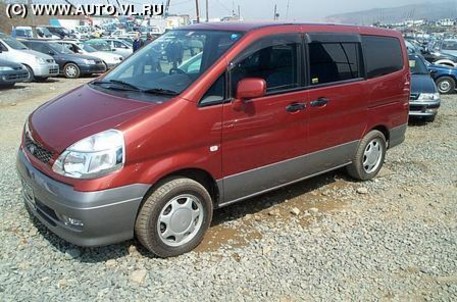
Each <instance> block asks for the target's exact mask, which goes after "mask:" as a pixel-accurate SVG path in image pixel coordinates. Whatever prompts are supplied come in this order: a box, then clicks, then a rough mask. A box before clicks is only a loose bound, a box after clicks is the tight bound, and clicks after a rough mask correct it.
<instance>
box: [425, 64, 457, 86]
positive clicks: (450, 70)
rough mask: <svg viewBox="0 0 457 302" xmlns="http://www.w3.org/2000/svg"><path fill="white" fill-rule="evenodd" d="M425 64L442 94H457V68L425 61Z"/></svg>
mask: <svg viewBox="0 0 457 302" xmlns="http://www.w3.org/2000/svg"><path fill="white" fill-rule="evenodd" d="M423 62H424V64H425V65H426V66H427V69H428V70H429V72H430V75H431V76H432V78H433V80H434V81H435V83H436V86H437V88H438V91H439V92H440V93H442V94H448V93H454V92H455V89H456V86H457V85H456V83H457V68H454V67H449V66H444V65H435V64H430V62H428V61H426V60H424V59H423Z"/></svg>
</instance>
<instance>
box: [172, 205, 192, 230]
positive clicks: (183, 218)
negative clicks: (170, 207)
mask: <svg viewBox="0 0 457 302" xmlns="http://www.w3.org/2000/svg"><path fill="white" fill-rule="evenodd" d="M170 222H171V223H170V225H169V227H170V228H171V229H172V231H173V232H175V233H182V232H184V231H185V230H187V229H188V228H189V227H190V225H191V223H192V211H190V210H189V209H178V210H177V211H176V212H175V213H173V215H172V216H171V219H170Z"/></svg>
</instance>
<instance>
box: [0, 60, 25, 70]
mask: <svg viewBox="0 0 457 302" xmlns="http://www.w3.org/2000/svg"><path fill="white" fill-rule="evenodd" d="M0 66H8V67H11V68H22V64H19V63H16V62H11V61H6V60H1V59H0Z"/></svg>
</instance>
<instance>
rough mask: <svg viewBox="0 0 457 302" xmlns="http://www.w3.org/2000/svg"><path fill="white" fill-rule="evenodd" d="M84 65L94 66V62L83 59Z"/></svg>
mask: <svg viewBox="0 0 457 302" xmlns="http://www.w3.org/2000/svg"><path fill="white" fill-rule="evenodd" d="M83 62H84V64H86V65H90V64H95V61H94V60H88V59H83Z"/></svg>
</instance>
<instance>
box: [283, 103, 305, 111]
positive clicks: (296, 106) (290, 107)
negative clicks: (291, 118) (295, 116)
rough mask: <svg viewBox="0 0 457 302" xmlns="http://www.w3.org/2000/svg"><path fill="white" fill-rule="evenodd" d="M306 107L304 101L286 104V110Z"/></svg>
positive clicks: (297, 109) (298, 109)
mask: <svg viewBox="0 0 457 302" xmlns="http://www.w3.org/2000/svg"><path fill="white" fill-rule="evenodd" d="M305 108H306V104H305V103H291V104H289V105H287V106H286V111H287V112H297V111H300V110H304V109H305Z"/></svg>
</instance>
